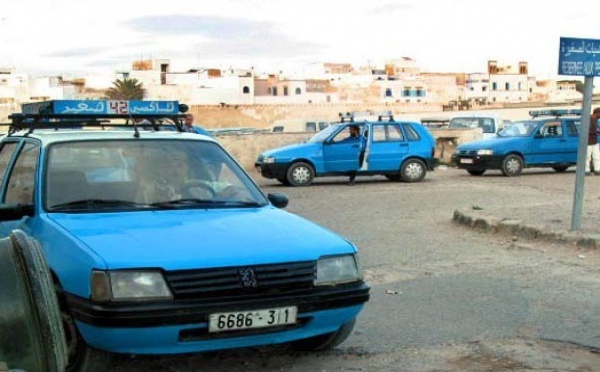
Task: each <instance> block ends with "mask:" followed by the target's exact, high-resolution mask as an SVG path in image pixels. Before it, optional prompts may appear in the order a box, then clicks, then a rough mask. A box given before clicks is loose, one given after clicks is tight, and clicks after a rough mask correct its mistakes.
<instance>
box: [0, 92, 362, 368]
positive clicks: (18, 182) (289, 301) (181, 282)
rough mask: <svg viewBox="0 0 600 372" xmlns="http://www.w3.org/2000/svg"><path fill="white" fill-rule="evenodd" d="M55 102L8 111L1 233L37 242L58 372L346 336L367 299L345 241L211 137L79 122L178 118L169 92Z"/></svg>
mask: <svg viewBox="0 0 600 372" xmlns="http://www.w3.org/2000/svg"><path fill="white" fill-rule="evenodd" d="M68 102H69V103H68V104H66V103H65V102H63V101H48V102H46V103H44V105H42V107H43V108H44V110H43V111H41V109H40V111H38V112H34V113H29V114H27V113H23V114H13V115H11V117H10V118H11V120H12V121H13V123H12V124H13V125H12V126H11V127H10V130H9V133H8V135H6V136H4V137H3V138H1V139H0V201H1V203H0V236H8V235H9V233H10V232H11V231H13V230H15V229H20V230H22V231H24V232H25V233H26V234H28V235H29V236H31V237H33V238H35V239H36V240H37V241H39V242H40V245H41V247H42V249H43V251H44V254H45V256H46V261H47V262H48V265H49V268H50V271H51V274H52V278H53V280H54V285H55V288H56V290H57V294H58V299H59V304H60V311H61V313H62V318H63V322H64V323H63V328H64V331H65V335H66V339H67V344H68V350H69V365H68V371H108V370H109V365H110V359H111V355H112V354H113V353H123V354H177V353H192V352H201V351H209V350H219V349H230V348H239V347H248V346H258V345H269V344H279V343H290V344H291V345H292V346H293V347H296V348H299V349H302V350H322V349H327V348H332V347H334V346H336V345H338V344H340V343H341V342H343V341H344V340H345V339H346V338H347V337H348V336H349V335H350V333H351V331H352V329H353V327H354V323H355V319H356V317H357V316H358V315H359V313H360V311H361V310H362V308H363V305H364V303H365V302H366V301H368V299H369V287H368V285H367V284H366V283H365V282H364V281H363V278H362V272H361V266H360V263H359V258H358V252H357V248H356V247H355V246H354V245H353V244H352V243H350V242H349V241H347V240H346V239H344V238H342V237H340V236H339V235H337V234H335V233H334V232H331V231H329V230H327V229H324V228H322V227H320V226H318V225H317V224H315V223H312V222H310V221H307V220H305V219H303V218H301V217H299V216H297V215H294V214H291V213H287V212H285V211H283V210H282V208H284V207H285V206H286V205H287V203H288V199H287V196H285V195H284V194H280V193H274V194H268V195H265V194H264V193H263V192H262V191H261V190H260V189H259V188H258V186H257V185H256V184H255V183H254V182H253V180H252V179H251V178H250V177H249V176H248V174H247V173H246V172H245V171H244V170H243V169H242V168H241V167H240V166H239V164H238V163H237V162H236V161H235V160H234V159H233V158H232V157H231V156H230V155H229V154H228V153H227V152H226V151H225V150H224V149H223V147H222V146H221V145H220V144H219V143H218V142H217V141H216V140H214V139H212V138H210V137H207V136H199V135H196V134H193V133H183V132H178V131H143V130H140V131H138V130H136V131H132V130H111V129H105V130H101V129H100V128H98V130H93V127H94V126H96V125H97V126H98V127H102V126H104V125H105V124H106V120H111V126H112V125H118V124H117V123H115V122H116V121H117V120H118V119H124V120H126V118H127V117H129V116H130V115H129V114H128V113H127V111H128V110H130V109H133V108H135V107H138V108H139V109H140V111H141V112H143V113H144V114H143V115H142V114H138V115H139V116H147V117H149V118H150V119H157V118H159V117H165V116H167V117H169V118H171V119H172V120H174V121H176V122H179V121H180V120H182V118H183V116H184V115H182V114H179V113H178V111H177V106H178V105H177V103H176V101H175V103H174V104H173V102H171V103H172V104H169V105H166V104H165V105H163V103H162V102H156V101H155V102H153V104H149V103H148V102H146V103H144V102H142V101H138V102H137V103H135V104H134V103H132V102H127V101H122V102H121V104H119V106H118V107H119V110H120V112H119V113H118V114H114V113H112V112H111V111H109V110H107V107H110V106H109V103H110V105H113V104H114V102H115V101H68ZM66 108H68V109H69V110H66ZM30 110H33V108H30ZM66 117H68V118H69V119H70V120H69V121H68V123H67V127H65V126H64V123H63V122H62V120H63V119H64V118H66ZM74 124H78V125H82V126H84V127H85V130H81V129H73V126H74ZM129 127H131V125H129Z"/></svg>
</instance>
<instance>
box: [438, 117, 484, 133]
mask: <svg viewBox="0 0 600 372" xmlns="http://www.w3.org/2000/svg"><path fill="white" fill-rule="evenodd" d="M448 128H481V129H482V130H483V133H494V119H493V118H487V117H476V116H474V117H455V118H452V119H450V123H448Z"/></svg>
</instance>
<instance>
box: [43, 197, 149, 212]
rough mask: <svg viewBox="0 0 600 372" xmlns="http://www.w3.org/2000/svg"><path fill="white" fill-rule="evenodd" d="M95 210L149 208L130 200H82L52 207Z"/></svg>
mask: <svg viewBox="0 0 600 372" xmlns="http://www.w3.org/2000/svg"><path fill="white" fill-rule="evenodd" d="M82 207H84V208H86V209H88V208H93V207H129V208H140V207H141V208H148V205H147V204H140V203H136V202H132V201H130V200H118V199H81V200H74V201H70V202H67V203H60V204H55V205H53V206H51V207H50V209H51V210H59V209H71V208H82Z"/></svg>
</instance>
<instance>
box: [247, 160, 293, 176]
mask: <svg viewBox="0 0 600 372" xmlns="http://www.w3.org/2000/svg"><path fill="white" fill-rule="evenodd" d="M288 166H289V164H288V163H260V162H256V163H254V167H255V168H256V170H257V171H258V172H259V173H260V174H261V175H262V176H263V177H265V178H275V179H278V180H283V179H285V178H286V174H285V173H286V172H287V169H288Z"/></svg>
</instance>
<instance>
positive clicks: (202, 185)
mask: <svg viewBox="0 0 600 372" xmlns="http://www.w3.org/2000/svg"><path fill="white" fill-rule="evenodd" d="M194 189H195V190H194ZM181 193H182V195H183V196H184V197H191V198H198V199H206V198H207V197H208V198H209V199H212V198H214V197H215V196H216V195H217V193H216V192H215V190H214V189H213V188H212V187H211V186H210V185H209V184H207V183H206V182H205V181H202V180H189V181H185V182H184V183H183V184H182V185H181ZM202 194H204V195H202Z"/></svg>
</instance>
